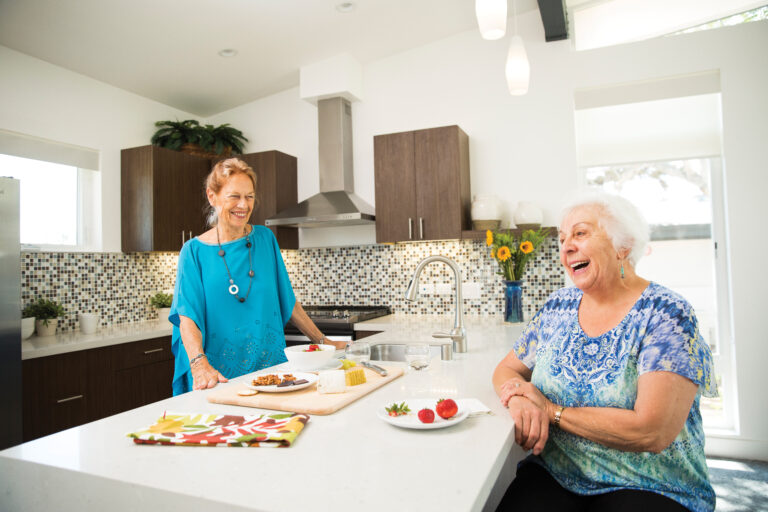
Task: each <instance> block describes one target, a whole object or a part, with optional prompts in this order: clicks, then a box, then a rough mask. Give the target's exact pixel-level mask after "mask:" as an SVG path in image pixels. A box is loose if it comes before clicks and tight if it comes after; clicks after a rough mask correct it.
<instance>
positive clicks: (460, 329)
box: [405, 255, 467, 359]
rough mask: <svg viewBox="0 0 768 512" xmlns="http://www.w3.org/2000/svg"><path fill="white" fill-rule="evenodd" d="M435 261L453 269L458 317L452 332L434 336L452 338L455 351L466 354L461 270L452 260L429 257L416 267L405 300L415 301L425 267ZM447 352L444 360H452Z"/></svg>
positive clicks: (442, 257)
mask: <svg viewBox="0 0 768 512" xmlns="http://www.w3.org/2000/svg"><path fill="white" fill-rule="evenodd" d="M433 261H441V262H443V263H445V264H446V265H448V266H449V267H451V269H453V276H454V278H455V279H456V297H455V300H456V317H455V319H454V322H453V329H451V332H435V333H433V334H432V337H433V338H451V339H452V340H453V351H456V352H459V353H461V352H466V351H467V330H466V329H465V328H464V316H463V314H462V306H463V301H462V298H461V268H460V267H459V266H458V265H457V264H456V262H455V261H453V260H452V259H451V258H446V257H445V256H440V255H435V256H427V257H426V258H424V259H423V260H421V262H420V263H419V264H418V265H416V270H415V271H414V272H413V277H412V278H411V282H410V283H409V284H408V289H407V290H406V291H405V300H408V301H411V302H413V301H415V300H416V296H417V294H418V291H419V276H420V275H421V271H422V270H424V267H426V266H427V265H429V264H430V263H432V262H433ZM444 347H445V345H444ZM445 352H447V351H446V350H444V351H443V353H442V359H452V358H453V354H451V353H448V354H446V353H445Z"/></svg>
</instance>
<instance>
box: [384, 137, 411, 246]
mask: <svg viewBox="0 0 768 512" xmlns="http://www.w3.org/2000/svg"><path fill="white" fill-rule="evenodd" d="M373 153H374V176H375V187H376V242H378V243H388V242H400V241H408V240H418V226H417V220H418V219H416V190H415V189H416V176H415V174H414V172H415V170H414V134H413V132H403V133H393V134H388V135H377V136H375V137H374V138H373Z"/></svg>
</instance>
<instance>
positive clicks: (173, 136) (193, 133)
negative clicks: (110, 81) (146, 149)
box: [151, 119, 248, 158]
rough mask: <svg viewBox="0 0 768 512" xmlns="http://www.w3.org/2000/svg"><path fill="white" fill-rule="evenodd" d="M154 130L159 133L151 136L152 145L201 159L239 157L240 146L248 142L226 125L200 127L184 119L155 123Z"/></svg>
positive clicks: (193, 121)
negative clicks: (232, 155) (155, 128)
mask: <svg viewBox="0 0 768 512" xmlns="http://www.w3.org/2000/svg"><path fill="white" fill-rule="evenodd" d="M155 126H156V127H158V130H157V131H156V132H155V134H154V135H153V136H152V139H151V142H152V144H153V145H155V146H158V147H161V148H167V149H172V150H174V151H183V152H185V153H189V154H191V155H196V156H201V157H204V158H215V157H217V156H223V157H227V156H229V155H231V154H235V155H238V154H241V153H242V152H243V144H244V143H245V142H248V139H246V138H245V136H244V135H243V132H241V131H240V130H238V129H236V128H233V127H232V126H230V125H229V124H226V123H225V124H222V125H220V126H213V125H212V124H207V125H205V126H202V125H200V123H199V122H198V121H196V120H194V119H187V120H184V121H157V122H156V123H155Z"/></svg>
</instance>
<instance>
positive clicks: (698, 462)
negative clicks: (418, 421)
mask: <svg viewBox="0 0 768 512" xmlns="http://www.w3.org/2000/svg"><path fill="white" fill-rule="evenodd" d="M648 239H649V236H648V226H647V224H646V222H645V220H644V219H643V218H642V216H641V215H640V213H639V212H638V211H637V209H636V208H635V207H634V206H633V205H632V204H631V203H630V202H629V201H626V200H625V199H622V198H620V197H617V196H611V195H607V194H602V193H591V194H586V195H584V194H582V195H581V196H579V197H578V198H576V199H575V200H573V201H571V202H570V203H569V204H568V205H567V206H566V207H565V208H564V209H563V214H562V222H561V223H560V261H561V263H562V264H563V266H564V267H565V270H566V273H567V274H568V276H569V277H570V278H571V280H572V281H573V283H574V286H573V287H567V288H563V289H561V290H558V291H557V292H555V293H553V294H552V295H551V296H550V297H549V299H548V300H547V302H546V303H545V304H544V306H543V307H542V308H541V310H539V311H538V312H537V313H536V315H535V316H534V318H533V319H532V320H531V322H530V323H529V324H528V326H527V327H526V328H525V330H524V331H523V334H522V336H521V337H520V339H518V340H517V341H516V342H515V344H514V345H513V349H512V350H511V351H510V352H509V354H507V356H506V357H505V358H504V359H503V360H502V361H501V362H500V363H499V365H498V366H497V368H496V370H495V372H494V374H493V385H494V388H495V389H496V392H497V394H498V395H499V398H500V399H501V401H502V403H503V404H504V405H505V406H506V407H508V409H509V413H510V415H511V417H512V418H513V420H514V422H515V441H516V442H517V443H518V444H519V445H520V446H522V447H523V448H524V449H525V450H532V453H531V454H530V455H529V457H527V458H526V459H525V460H523V461H522V462H521V463H520V465H519V466H518V470H517V476H516V478H515V480H514V481H513V482H512V484H511V485H510V487H509V489H508V490H507V493H506V494H505V496H504V498H503V499H502V502H501V504H500V505H499V510H512V509H515V510H526V506H527V505H532V506H539V507H541V506H542V505H546V507H547V510H557V511H558V512H564V511H568V510H622V511H625V510H643V511H644V512H647V510H649V509H650V507H653V509H654V512H660V511H664V510H688V509H690V510H714V506H715V494H714V491H713V490H712V486H711V485H710V483H709V477H708V473H707V466H706V460H705V456H704V431H703V427H702V420H701V414H700V412H699V399H700V397H701V395H702V394H704V395H705V396H715V394H716V385H715V382H714V373H713V368H712V354H711V353H710V350H709V347H708V346H707V344H706V343H705V341H704V339H703V338H702V336H701V334H700V333H699V330H698V324H697V320H696V315H695V314H694V311H693V308H692V307H691V306H690V304H688V302H687V301H686V300H685V299H684V298H682V297H681V296H680V295H678V294H676V293H675V292H673V291H671V290H669V289H667V288H665V287H663V286H661V285H659V284H657V283H653V282H649V281H648V280H646V279H643V278H642V277H640V276H638V275H637V274H636V273H635V265H636V264H637V261H638V259H639V258H640V257H641V256H642V255H643V253H644V251H645V246H646V244H647V243H648Z"/></svg>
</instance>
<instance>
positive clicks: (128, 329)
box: [21, 319, 173, 360]
mask: <svg viewBox="0 0 768 512" xmlns="http://www.w3.org/2000/svg"><path fill="white" fill-rule="evenodd" d="M172 327H173V326H172V325H171V323H170V322H168V320H166V319H160V320H151V321H148V322H136V323H130V324H117V325H112V326H108V327H101V328H100V329H99V330H97V331H96V332H95V333H93V334H83V333H81V332H80V331H72V332H65V333H61V334H55V335H53V336H32V337H30V338H28V339H26V340H23V341H22V342H21V359H22V360H24V359H34V358H36V357H45V356H54V355H57V354H65V353H67V352H75V351H78V350H88V349H91V348H99V347H108V346H110V345H118V344H120V343H130V342H132V341H140V340H147V339H151V338H159V337H161V336H170V335H171V331H172Z"/></svg>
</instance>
